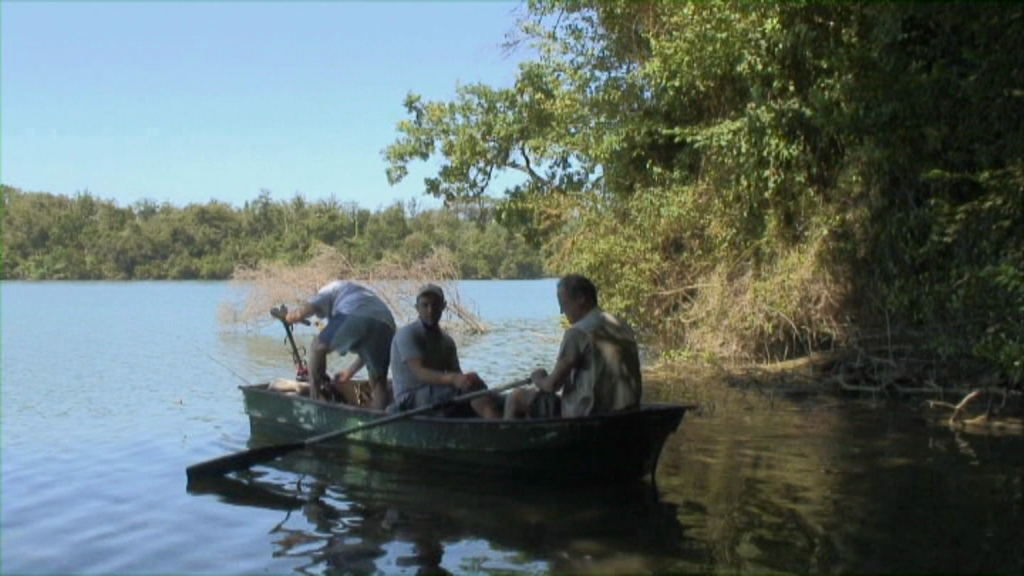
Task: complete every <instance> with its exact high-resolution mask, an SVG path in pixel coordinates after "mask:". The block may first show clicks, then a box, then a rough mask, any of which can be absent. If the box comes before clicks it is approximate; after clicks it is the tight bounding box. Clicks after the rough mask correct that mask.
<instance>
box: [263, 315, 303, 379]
mask: <svg viewBox="0 0 1024 576" xmlns="http://www.w3.org/2000/svg"><path fill="white" fill-rule="evenodd" d="M270 315H271V316H273V317H274V318H277V319H278V320H280V321H281V324H283V325H284V333H285V336H286V339H287V340H288V344H289V345H290V346H291V349H292V362H293V363H295V379H296V380H298V381H299V382H309V368H307V367H306V360H305V359H304V358H303V357H302V354H300V353H299V347H298V346H296V345H295V337H294V336H293V335H292V325H291V324H289V323H288V321H287V320H285V316H287V315H288V307H287V306H285V305H284V304H281V305H280V306H278V307H277V308H271V309H270ZM301 322H302V323H303V324H305V325H306V326H309V320H302V321H301ZM303 352H305V349H303Z"/></svg>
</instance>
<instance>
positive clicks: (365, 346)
mask: <svg viewBox="0 0 1024 576" xmlns="http://www.w3.org/2000/svg"><path fill="white" fill-rule="evenodd" d="M394 336H395V331H394V330H393V329H392V328H391V326H389V325H388V324H387V323H385V322H381V321H380V320H376V319H374V318H367V317H365V316H352V315H345V314H336V315H334V316H331V318H330V320H328V321H327V327H325V328H324V329H323V330H322V331H321V332H320V335H319V336H318V338H319V339H320V342H322V343H323V344H326V345H327V347H328V348H330V349H331V350H334V351H336V352H337V353H338V354H346V353H348V352H352V353H354V354H357V355H358V356H359V358H360V359H361V360H362V361H363V364H364V365H365V366H366V371H367V373H369V375H370V377H371V378H381V379H383V378H387V376H388V367H389V366H390V364H391V339H392V338H394Z"/></svg>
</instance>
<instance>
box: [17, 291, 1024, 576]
mask: <svg viewBox="0 0 1024 576" xmlns="http://www.w3.org/2000/svg"><path fill="white" fill-rule="evenodd" d="M459 288H460V292H461V294H462V296H463V297H464V298H468V299H471V300H473V301H474V302H475V303H476V305H477V308H478V310H479V313H480V315H481V316H482V318H483V320H484V321H485V322H486V323H487V324H488V325H489V326H490V327H491V329H492V330H491V331H490V332H489V333H487V334H485V335H479V336H459V337H458V338H457V340H458V342H459V346H460V353H461V357H462V360H463V365H464V367H465V368H467V369H473V370H476V371H478V372H480V373H481V375H483V376H484V378H485V379H487V380H488V381H489V382H491V383H500V382H504V381H508V380H512V379H515V378H518V377H520V376H522V375H525V374H526V373H527V372H528V371H529V370H530V369H532V368H534V367H537V366H548V367H549V366H550V363H551V362H552V360H553V357H554V354H555V352H556V349H557V345H558V339H559V336H560V334H561V328H560V327H559V322H558V316H557V313H558V308H557V304H556V302H555V298H554V290H555V287H554V282H553V281H550V280H544V281H535V282H534V281H530V282H462V283H460V285H459ZM233 290H234V288H233V287H232V286H231V285H229V284H227V283H219V282H217V283H198V282H195V283H194V282H183V283H64V282H59V283H20V282H17V283H6V282H5V283H3V284H2V295H0V296H2V301H0V302H2V326H3V333H2V359H3V371H2V381H0V390H2V403H0V411H2V412H0V414H2V420H0V422H2V485H0V498H2V518H0V522H2V525H0V572H2V573H4V574H20V573H47V574H49V573H68V572H74V573H207V574H209V573H282V574H287V573H303V574H323V573H339V572H358V573H364V572H381V573H388V574H392V573H398V574H403V573H405V574H412V573H423V572H444V571H449V572H453V573H467V572H472V573H492V572H500V573H508V572H521V573H543V572H550V571H556V572H569V571H580V572H595V573H608V572H630V573H636V572H685V571H719V572H766V571H771V572H894V571H895V572H908V571H914V572H924V571H929V572H932V571H939V572H1001V573H1020V572H1022V571H1024V546H1021V542H1022V540H1021V526H1024V480H1022V478H1024V443H1022V441H1021V439H1020V438H1015V437H978V436H969V435H963V434H957V433H954V432H952V431H950V430H947V429H944V428H935V427H929V426H925V425H923V424H920V423H919V422H918V421H917V420H916V419H915V416H916V412H915V410H914V409H913V406H907V405H900V406H886V405H878V404H871V403H867V402H843V403H841V402H836V401H832V400H829V399H826V398H814V397H812V398H810V399H804V400H802V401H800V402H795V401H794V402H789V401H786V400H780V399H774V400H773V401H771V402H769V401H766V400H765V398H764V397H763V396H761V395H758V394H754V393H745V392H744V393H740V392H730V393H729V394H727V395H725V396H723V399H725V400H723V401H721V402H719V403H718V404H716V406H715V407H714V409H708V410H705V412H704V414H702V415H695V416H693V417H690V416H688V417H687V419H686V420H685V421H684V422H683V426H682V427H681V428H680V430H679V432H678V433H676V434H675V435H674V436H672V437H671V438H670V440H669V442H668V444H667V445H666V447H665V452H664V453H663V455H662V460H661V465H660V467H659V470H658V475H657V482H656V484H655V485H650V484H641V485H636V486H628V487H620V488H603V489H588V490H567V489H542V488H537V487H528V486H517V485H501V484H495V483H494V482H493V481H489V482H482V481H479V480H477V479H475V478H472V477H451V476H450V475H440V474H432V473H427V472H425V471H423V470H405V469H401V468H395V467H392V466H377V465H374V464H365V463H363V464H358V465H356V464H353V461H354V459H351V458H347V457H346V455H345V454H336V455H330V454H310V453H297V454H293V455H291V456H289V457H287V458H284V459H282V460H280V461H278V462H276V463H274V464H272V465H269V466H261V467H258V468H256V469H254V470H253V471H252V472H251V473H250V474H246V475H241V476H238V477H235V478H232V479H226V480H224V481H223V482H218V483H216V484H214V485H211V486H209V487H206V488H204V489H202V490H193V491H192V492H189V491H187V490H186V482H185V467H186V466H188V465H190V464H194V463H196V462H199V461H202V460H206V459H208V458H212V457H214V456H218V455H221V454H225V453H228V452H234V451H237V450H242V449H245V448H246V447H247V442H248V440H249V428H248V421H247V419H246V417H245V415H244V413H243V412H242V401H241V395H240V393H239V392H238V390H237V386H238V385H239V384H242V383H243V380H247V381H251V382H256V381H260V380H266V379H271V378H275V377H279V376H291V375H292V374H293V373H294V369H293V367H292V366H291V360H290V356H289V353H288V350H287V348H286V347H285V345H284V343H283V341H282V336H283V334H282V332H281V330H280V326H279V325H277V326H275V325H273V324H270V323H268V325H267V326H266V327H265V328H264V329H261V330H259V331H256V332H249V333H246V332H234V331H226V330H224V329H223V328H222V327H221V326H219V325H218V323H217V309H218V306H219V305H220V304H221V303H222V302H225V301H228V300H230V299H231V298H232V297H234V296H235V295H234V294H233V292H232V291H233ZM311 334H312V332H303V333H301V334H300V340H302V341H306V340H308V339H309V337H310V336H311ZM336 363H337V360H336V359H335V360H334V364H332V365H337V364H336ZM645 394H646V395H647V397H648V398H649V399H662V400H672V401H680V402H685V401H687V400H688V397H687V396H688V375H687V374H678V375H676V376H674V377H669V379H668V381H666V382H664V383H657V384H655V383H651V384H650V385H649V386H648V388H647V389H646V391H645Z"/></svg>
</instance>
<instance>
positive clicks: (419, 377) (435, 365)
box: [391, 284, 501, 418]
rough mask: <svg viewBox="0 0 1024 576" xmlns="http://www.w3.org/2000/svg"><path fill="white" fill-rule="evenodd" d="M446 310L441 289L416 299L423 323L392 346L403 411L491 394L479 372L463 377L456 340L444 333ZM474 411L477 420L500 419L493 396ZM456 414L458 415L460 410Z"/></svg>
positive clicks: (474, 404) (406, 329)
mask: <svg viewBox="0 0 1024 576" xmlns="http://www.w3.org/2000/svg"><path fill="white" fill-rule="evenodd" d="M445 306H446V304H445V300H444V291H443V290H441V287H440V286H436V285H434V284H427V285H426V286H424V287H423V288H421V289H420V291H419V293H418V294H417V295H416V312H417V315H418V316H419V318H418V319H417V320H414V321H413V322H411V323H409V324H407V325H405V326H403V327H401V328H400V329H399V330H398V332H397V333H395V338H394V339H393V340H392V342H391V378H392V385H393V387H394V392H395V406H396V408H397V409H398V410H400V411H404V410H412V409H414V408H420V407H423V406H429V405H432V404H438V403H441V402H445V401H448V400H451V399H452V398H454V397H456V396H459V395H461V394H466V393H468V392H473V391H476V390H486V389H487V386H486V385H485V384H484V382H483V380H481V379H480V376H478V375H477V373H476V372H469V373H466V374H463V373H462V367H461V366H459V354H458V351H457V349H456V347H455V340H453V339H452V337H451V336H449V335H448V334H447V333H445V332H444V331H443V330H441V326H440V321H441V314H442V312H444V309H445ZM469 405H470V407H471V408H472V413H473V414H475V415H477V416H482V417H484V418H501V412H500V411H499V408H498V403H497V401H496V400H495V398H493V397H491V396H482V397H479V398H475V399H474V400H472V401H471V402H470V403H469ZM463 412H464V411H463ZM452 413H453V415H454V414H459V411H458V408H457V407H456V409H455V410H454V411H453V412H452Z"/></svg>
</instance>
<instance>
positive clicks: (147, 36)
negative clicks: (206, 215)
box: [0, 0, 527, 209]
mask: <svg viewBox="0 0 1024 576" xmlns="http://www.w3.org/2000/svg"><path fill="white" fill-rule="evenodd" d="M524 10H525V8H524V7H523V6H522V5H520V4H519V3H518V2H497V1H491V2H453V1H449V2H365V3H363V2H319V3H301V4H299V3H270V2H253V3H248V2H244V3H243V2H228V3H213V2H101V3H91V2H90V3H86V2H54V3H44V4H37V3H27V2H11V1H8V0H4V1H3V2H0V18H2V19H0V24H2V40H0V42H2V45H0V50H2V52H0V57H2V64H0V73H2V79H0V89H2V95H0V109H2V124H0V127H2V136H3V140H2V144H0V146H2V148H0V152H2V160H0V180H2V182H3V183H4V184H7V185H9V186H14V187H17V188H21V189H22V190H24V191H28V192H51V193H55V194H64V195H67V196H73V195H74V194H75V193H76V192H81V191H85V190H88V191H89V192H90V193H91V194H93V195H94V196H96V197H98V198H102V199H108V200H114V201H116V202H117V203H118V204H119V205H120V206H129V205H131V204H133V203H134V202H136V201H138V200H141V199H150V200H155V201H156V202H158V203H159V202H165V201H166V202H170V203H172V204H175V205H178V206H184V205H186V204H189V203H200V204H203V203H206V202H209V201H210V200H213V199H216V200H221V201H225V202H229V203H231V204H233V205H235V206H241V205H242V204H243V203H244V202H245V201H246V200H253V199H255V198H256V197H257V196H258V194H259V191H260V189H263V188H266V189H269V190H271V192H272V194H273V195H272V198H273V199H275V200H286V199H291V198H292V197H293V196H294V195H295V194H296V193H299V194H301V195H302V196H304V197H305V198H306V199H307V200H310V201H316V200H318V199H321V198H327V197H329V196H331V195H332V194H333V195H334V196H335V197H336V198H337V199H338V200H339V201H342V202H356V203H358V204H359V205H360V206H362V207H364V208H368V209H377V208H380V207H385V206H388V205H390V204H391V203H393V202H394V201H396V200H401V201H405V200H408V199H410V198H416V199H417V201H419V202H420V203H421V205H423V206H426V207H435V206H438V205H439V201H437V200H434V199H432V198H429V197H427V196H425V195H423V193H422V188H423V187H422V180H423V177H424V176H425V175H427V171H428V168H429V166H427V165H424V164H422V163H421V164H417V165H416V166H414V167H413V170H412V171H411V172H410V176H409V177H408V178H407V179H406V180H405V181H403V182H402V183H401V184H399V185H398V186H395V187H391V186H389V185H388V183H387V178H386V177H385V174H384V169H385V164H384V161H383V158H382V156H381V150H383V149H384V148H385V147H386V146H387V145H388V144H389V143H391V142H392V141H393V140H394V138H395V136H396V131H395V124H396V123H397V122H398V121H400V120H402V119H405V118H406V114H405V110H404V108H403V107H402V101H403V99H404V97H405V95H406V94H407V93H408V92H409V91H413V92H416V93H419V94H422V95H423V96H424V97H425V98H427V99H430V100H437V99H442V100H448V99H450V98H451V97H452V96H453V95H454V93H455V87H456V85H457V84H458V83H462V84H469V83H475V82H483V83H486V84H490V85H492V86H509V85H511V84H512V82H513V81H514V78H515V72H516V69H517V65H518V62H519V61H521V60H522V59H523V58H526V57H527V53H526V52H523V51H520V52H517V53H515V54H513V55H512V56H507V55H506V54H505V53H504V52H503V51H502V49H501V47H500V45H501V43H502V41H503V40H504V39H505V35H506V33H508V32H510V31H512V30H513V28H514V24H515V19H516V16H517V15H520V14H522V12H523V11H524Z"/></svg>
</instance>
